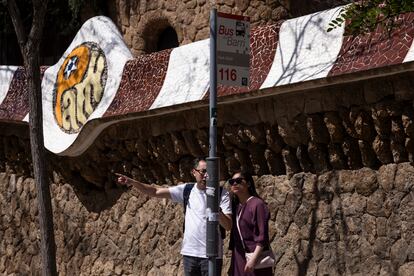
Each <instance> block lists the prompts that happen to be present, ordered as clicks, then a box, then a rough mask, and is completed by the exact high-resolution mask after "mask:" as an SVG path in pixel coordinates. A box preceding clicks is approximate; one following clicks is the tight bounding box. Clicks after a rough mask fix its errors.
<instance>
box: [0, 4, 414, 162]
mask: <svg viewBox="0 0 414 276" xmlns="http://www.w3.org/2000/svg"><path fill="white" fill-rule="evenodd" d="M340 9H341V7H338V8H335V9H331V10H326V11H322V12H318V13H314V14H311V15H307V16H303V17H299V18H295V19H290V20H286V21H280V22H278V23H276V24H274V25H267V26H260V27H257V28H255V29H254V30H253V31H252V34H251V47H250V48H251V60H250V64H251V69H250V84H249V86H248V87H247V88H238V87H223V86H219V88H218V97H219V100H220V97H225V96H227V95H232V94H243V93H246V94H247V95H248V93H249V92H252V91H256V93H257V91H259V93H260V91H263V92H262V93H267V91H269V90H268V89H266V88H271V87H275V86H282V85H290V84H293V83H299V82H305V81H310V80H315V79H322V78H326V77H331V76H338V75H344V74H348V73H354V72H359V71H364V70H369V69H374V68H380V67H385V66H390V65H397V64H401V63H405V62H412V61H413V60H414V46H413V37H414V13H407V14H404V15H401V16H400V17H399V18H398V20H399V24H398V29H395V30H394V31H393V32H392V33H391V34H388V33H385V32H382V31H381V30H379V29H378V30H376V31H375V32H372V33H369V34H365V35H359V36H355V37H351V36H345V35H344V27H343V26H342V27H341V28H337V29H334V30H333V31H331V32H327V31H326V29H327V27H328V24H329V22H330V21H331V20H332V19H334V18H336V17H337V15H338V14H339V11H340ZM206 20H208V19H207V18H206ZM42 72H44V73H43V78H42V95H43V96H42V100H43V114H44V115H43V128H44V136H45V146H46V148H47V149H48V150H50V151H51V152H54V153H56V154H61V155H78V154H80V153H82V152H83V151H84V150H85V149H86V148H87V147H88V146H89V145H90V144H91V143H92V142H93V140H94V139H95V138H96V136H97V135H98V134H99V132H100V131H101V130H102V129H103V128H105V127H106V126H107V125H109V124H111V123H114V122H116V120H119V118H125V117H128V116H132V117H133V116H139V114H140V112H143V111H148V110H155V109H160V108H164V107H171V106H176V105H180V104H185V103H187V104H190V105H191V103H196V102H198V101H200V100H203V99H205V98H207V97H208V90H209V40H208V39H207V40H202V41H198V42H194V43H191V44H188V45H184V46H181V47H178V48H175V49H172V50H165V51H161V52H158V53H153V54H149V55H142V56H138V57H136V58H132V55H131V53H130V51H129V49H128V48H127V46H126V45H125V43H124V42H123V40H122V36H121V34H120V33H119V32H118V30H117V29H116V27H115V25H114V24H113V23H112V22H111V21H110V20H109V19H108V18H106V17H95V18H92V19H90V20H88V21H87V22H86V23H85V24H84V25H83V26H82V28H81V29H80V30H79V33H78V34H77V36H76V37H75V39H74V40H73V42H72V43H71V45H70V46H69V48H68V49H67V51H66V52H65V53H64V55H63V57H62V58H61V59H60V60H59V62H58V63H57V64H56V65H54V66H52V67H49V68H47V69H46V68H42ZM28 112H29V108H28V97H27V90H26V87H25V73H24V70H23V69H22V68H21V67H16V66H0V121H5V122H9V123H13V122H18V121H28V116H29V115H28ZM120 115H122V116H120ZM125 115H127V116H125ZM103 117H105V118H106V119H105V120H104V121H105V123H100V121H99V118H103ZM111 118H112V119H113V120H111ZM91 120H94V122H95V123H94V124H92V125H93V126H92V129H90V130H89V131H88V135H81V137H82V138H81V139H79V138H78V136H79V135H80V134H81V132H82V129H83V128H84V127H85V126H87V125H88V123H89V124H90V121H91ZM90 125H91V124H90Z"/></svg>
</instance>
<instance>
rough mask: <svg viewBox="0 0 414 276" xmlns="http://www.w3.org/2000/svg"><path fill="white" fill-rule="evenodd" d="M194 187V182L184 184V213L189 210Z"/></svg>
mask: <svg viewBox="0 0 414 276" xmlns="http://www.w3.org/2000/svg"><path fill="white" fill-rule="evenodd" d="M193 188H194V183H189V184H186V185H185V186H184V191H183V205H184V215H185V212H186V211H187V204H188V200H189V199H190V194H191V190H192V189H193Z"/></svg>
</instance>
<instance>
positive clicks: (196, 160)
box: [193, 157, 206, 169]
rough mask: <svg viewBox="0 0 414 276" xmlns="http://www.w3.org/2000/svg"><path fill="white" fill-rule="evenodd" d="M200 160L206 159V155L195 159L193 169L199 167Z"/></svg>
mask: <svg viewBox="0 0 414 276" xmlns="http://www.w3.org/2000/svg"><path fill="white" fill-rule="evenodd" d="M200 161H206V158H205V157H196V158H194V160H193V169H197V167H198V164H199V163H200Z"/></svg>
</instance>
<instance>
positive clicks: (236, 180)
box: [229, 177, 244, 186]
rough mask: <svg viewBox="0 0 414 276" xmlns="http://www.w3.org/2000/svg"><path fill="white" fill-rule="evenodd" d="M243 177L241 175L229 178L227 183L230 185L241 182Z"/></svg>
mask: <svg viewBox="0 0 414 276" xmlns="http://www.w3.org/2000/svg"><path fill="white" fill-rule="evenodd" d="M243 179H244V178H243V177H238V178H232V179H229V184H230V185H231V186H233V185H236V184H241V183H242V182H243Z"/></svg>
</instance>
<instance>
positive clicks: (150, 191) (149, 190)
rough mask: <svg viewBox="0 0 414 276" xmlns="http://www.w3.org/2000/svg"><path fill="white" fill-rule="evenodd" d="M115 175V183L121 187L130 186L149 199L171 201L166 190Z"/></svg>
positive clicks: (118, 174)
mask: <svg viewBox="0 0 414 276" xmlns="http://www.w3.org/2000/svg"><path fill="white" fill-rule="evenodd" d="M115 175H116V176H118V178H117V182H118V183H119V184H120V185H122V186H127V187H131V186H132V187H134V188H136V189H138V190H139V191H141V192H143V193H144V194H146V195H149V196H150V197H157V198H168V199H171V194H170V190H169V189H168V188H165V187H162V186H158V185H149V184H146V183H142V182H140V181H138V180H135V179H132V178H130V177H128V176H126V175H123V174H120V173H115Z"/></svg>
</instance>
